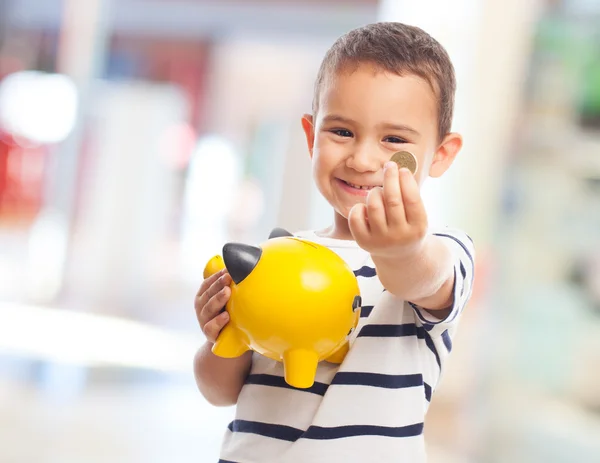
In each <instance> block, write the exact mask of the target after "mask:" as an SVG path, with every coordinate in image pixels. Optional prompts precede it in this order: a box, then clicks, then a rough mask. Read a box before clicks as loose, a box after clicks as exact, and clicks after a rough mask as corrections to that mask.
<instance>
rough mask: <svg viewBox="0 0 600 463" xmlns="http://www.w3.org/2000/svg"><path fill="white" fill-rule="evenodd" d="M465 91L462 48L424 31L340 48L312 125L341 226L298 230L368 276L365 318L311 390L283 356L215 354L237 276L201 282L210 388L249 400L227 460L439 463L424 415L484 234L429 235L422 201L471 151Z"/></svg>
mask: <svg viewBox="0 0 600 463" xmlns="http://www.w3.org/2000/svg"><path fill="white" fill-rule="evenodd" d="M454 93H455V77H454V69H453V66H452V64H451V62H450V59H449V57H448V55H447V53H446V52H445V50H444V49H443V48H442V46H441V45H440V44H439V43H437V42H436V41H435V40H434V39H433V38H431V37H430V36H429V35H428V34H426V33H425V32H423V31H422V30H420V29H418V28H415V27H411V26H406V25H403V24H398V23H377V24H371V25H368V26H366V27H362V28H359V29H357V30H354V31H351V32H350V33H348V34H346V35H344V36H342V37H341V38H340V39H338V40H337V41H336V43H335V44H334V45H333V46H332V48H331V49H330V50H329V51H328V52H327V54H326V56H325V58H324V60H323V63H322V65H321V68H320V71H319V74H318V77H317V81H316V85H315V94H314V102H313V114H312V115H305V116H304V117H303V118H302V127H303V129H304V132H305V134H306V140H307V143H308V150H309V153H310V157H311V162H312V167H313V169H312V170H313V177H314V181H315V182H316V184H317V187H318V188H319V191H320V192H321V194H322V195H323V196H324V197H325V198H326V199H327V201H328V202H329V204H331V206H332V208H333V212H334V220H333V224H332V225H331V226H330V227H328V228H327V229H325V230H322V231H317V232H313V231H310V232H303V233H298V234H297V236H301V237H304V238H308V239H311V240H313V241H316V242H318V243H321V244H324V245H326V246H328V247H330V248H331V249H333V250H334V251H335V252H337V253H338V254H339V255H340V256H342V257H343V258H344V259H345V260H346V261H347V262H348V264H349V265H350V266H351V267H352V268H353V269H354V270H355V273H356V274H357V277H358V279H359V284H360V289H361V295H362V302H363V307H362V309H361V321H360V324H359V326H358V329H357V330H355V334H354V335H353V337H352V338H351V340H350V341H351V347H350V351H349V352H348V354H347V356H346V358H345V360H344V362H343V363H342V364H341V365H334V364H331V363H328V362H321V363H320V364H319V368H318V371H317V376H316V382H315V385H314V386H313V387H312V388H310V389H308V390H298V389H294V388H291V387H289V386H287V385H286V383H285V381H284V380H283V367H282V364H281V363H279V362H274V361H271V360H269V359H266V358H264V357H262V356H260V355H257V354H254V355H253V354H251V353H246V354H244V355H243V356H242V357H239V358H236V359H222V358H218V357H216V356H215V355H213V354H212V353H211V351H210V349H211V346H212V343H213V342H214V341H215V339H216V337H217V336H218V334H219V332H220V330H221V329H222V328H223V326H225V324H226V323H227V321H228V314H227V312H223V313H220V310H221V308H222V307H223V306H224V305H225V303H226V301H227V299H228V298H229V295H230V289H229V287H228V285H229V283H230V282H231V280H230V277H229V276H228V275H227V274H226V273H224V272H221V273H219V274H216V275H214V276H212V277H210V278H208V279H207V280H205V281H204V282H203V283H202V286H201V287H200V290H199V292H198V295H197V297H196V313H197V316H198V321H199V323H200V326H201V328H202V331H203V332H204V334H205V335H206V338H207V342H206V344H205V345H204V346H203V347H202V348H201V349H200V350H199V352H198V354H197V356H196V358H195V375H196V380H197V383H198V387H199V389H200V391H201V392H202V394H203V395H204V396H205V397H206V399H207V400H208V401H209V402H210V403H212V404H214V405H218V406H226V405H232V404H236V403H237V410H236V419H235V420H234V421H233V422H232V423H231V424H230V425H229V428H228V430H227V431H226V436H225V440H224V443H223V448H222V453H221V458H222V460H221V462H237V463H250V462H261V463H262V462H273V463H274V462H293V463H296V462H298V463H312V462H345V463H348V462H363V461H372V462H392V461H397V462H410V463H415V462H423V461H425V450H424V439H423V422H424V418H425V414H426V412H427V409H428V406H429V402H430V400H431V394H432V390H434V389H435V387H436V385H437V383H438V380H439V378H440V374H441V369H442V366H443V364H444V361H445V359H446V358H447V356H448V354H449V353H450V350H451V347H452V342H451V340H452V336H453V334H454V331H455V329H456V324H457V322H458V319H459V317H460V314H461V312H462V310H463V308H464V307H465V305H466V303H467V301H468V300H469V298H470V295H471V287H472V282H473V269H474V264H473V255H474V253H473V248H472V243H471V241H470V239H469V238H468V237H467V236H466V235H465V234H463V233H461V232H456V231H452V232H451V231H449V230H439V231H434V230H430V229H429V227H428V221H427V214H426V212H425V209H424V206H423V203H422V201H421V197H420V192H419V187H420V185H422V183H423V181H424V180H425V178H426V177H427V176H431V177H439V176H440V175H442V174H443V173H444V172H445V171H446V170H447V169H448V168H449V167H450V165H451V164H452V162H453V161H454V159H455V157H456V155H457V153H458V152H459V150H460V148H461V146H462V139H461V137H460V135H458V134H455V133H451V132H450V125H451V120H452V111H453V102H454ZM398 151H409V152H411V153H413V154H414V155H415V157H416V159H417V162H418V170H417V172H416V174H415V175H414V176H413V174H412V173H411V172H409V171H408V170H406V169H399V168H398V167H397V165H396V164H395V163H393V162H389V159H390V157H391V156H392V155H393V154H394V153H396V152H398Z"/></svg>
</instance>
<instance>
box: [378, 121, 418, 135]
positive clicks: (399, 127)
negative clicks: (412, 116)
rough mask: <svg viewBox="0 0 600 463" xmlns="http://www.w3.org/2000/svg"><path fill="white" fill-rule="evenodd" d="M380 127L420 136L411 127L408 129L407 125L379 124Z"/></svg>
mask: <svg viewBox="0 0 600 463" xmlns="http://www.w3.org/2000/svg"><path fill="white" fill-rule="evenodd" d="M381 127H383V128H385V129H389V130H398V131H401V132H410V133H412V134H413V135H421V134H420V133H419V132H417V131H416V130H415V129H413V128H412V127H409V126H408V125H404V124H390V123H385V124H381Z"/></svg>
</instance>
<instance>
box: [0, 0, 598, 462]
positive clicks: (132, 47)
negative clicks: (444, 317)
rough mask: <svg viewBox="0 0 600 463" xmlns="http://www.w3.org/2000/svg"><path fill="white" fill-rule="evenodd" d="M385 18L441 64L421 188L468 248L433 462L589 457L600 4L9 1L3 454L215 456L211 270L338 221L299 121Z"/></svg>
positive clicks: (102, 458) (0, 26)
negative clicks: (364, 31) (448, 109)
mask: <svg viewBox="0 0 600 463" xmlns="http://www.w3.org/2000/svg"><path fill="white" fill-rule="evenodd" d="M388 20H394V21H401V22H406V23H409V24H413V25H417V26H420V27H423V28H424V29H426V30H427V31H428V32H430V33H431V34H432V35H433V36H434V37H436V38H437V39H438V40H440V41H441V42H442V43H443V44H444V45H445V46H446V48H447V49H448V51H449V53H450V55H451V57H452V59H453V61H454V63H455V66H456V70H457V75H458V81H459V90H458V94H457V106H456V118H455V125H454V129H455V130H457V131H460V132H461V133H462V134H463V135H464V137H465V148H464V150H463V152H462V153H461V155H460V157H459V159H458V160H457V162H456V163H455V165H454V166H453V167H452V169H451V171H450V172H449V173H448V174H447V175H446V176H444V178H443V179H442V180H439V181H430V182H429V183H428V184H426V189H425V192H424V195H425V199H426V202H427V204H428V207H429V211H430V215H431V217H432V222H433V223H439V224H442V225H444V224H448V225H451V226H457V227H463V228H464V229H466V230H467V231H468V232H469V233H470V235H471V236H472V237H473V238H474V240H475V244H476V248H477V253H478V267H477V277H476V280H477V285H476V289H475V293H474V295H473V299H472V302H471V304H470V306H469V308H468V311H467V312H466V314H465V316H464V319H463V321H462V324H461V328H460V332H459V335H458V338H457V340H456V342H455V346H454V352H453V356H452V357H451V361H450V364H449V365H448V368H447V370H446V373H445V375H444V378H443V381H442V384H441V386H440V387H439V389H438V391H437V394H436V396H434V400H433V403H432V406H431V410H430V413H429V416H428V421H427V423H426V430H427V431H426V435H427V442H428V446H429V453H430V461H431V462H433V463H440V462H444V463H455V462H461V463H462V462H464V463H467V462H468V463H471V462H473V463H482V462H490V463H492V462H493V463H499V462H502V463H504V462H511V463H519V462H526V463H535V462H545V463H555V462H556V463H558V462H572V461H577V462H580V463H588V462H589V463H591V462H596V463H597V462H600V233H599V230H600V0H562V1H560V0H553V1H550V0H531V1H522V0H505V1H503V2H497V1H496V0H455V1H453V2H448V1H445V0H419V1H416V0H412V1H409V0H380V1H377V0H352V1H349V0H345V1H341V0H340V1H336V0H319V1H313V0H285V1H284V0H280V1H275V0H260V1H254V0H246V1H242V0H237V1H231V0H171V1H167V0H118V1H115V0H63V1H58V0H0V462H1V463H30V462H36V463H58V462H60V463H71V462H77V463H81V462H90V463H95V462H108V461H110V462H129V463H135V462H142V461H143V462H157V463H158V462H160V463H162V462H181V463H185V462H196V463H200V462H216V461H217V459H218V457H217V456H218V451H219V445H220V442H221V438H222V435H223V430H224V429H225V426H226V425H227V423H228V422H229V420H230V419H231V417H232V415H233V409H232V408H213V407H211V406H209V405H208V404H207V403H206V402H204V400H203V399H202V397H201V395H200V394H199V393H198V392H197V391H196V386H195V383H194V379H193V374H192V358H193V355H194V352H195V350H196V349H197V347H198V346H199V345H200V344H201V343H202V341H203V339H202V336H201V334H200V332H199V329H198V327H197V322H196V320H195V315H194V312H193V299H194V295H195V292H196V291H197V288H198V286H199V283H200V281H201V274H202V268H203V266H204V263H205V262H206V260H207V259H208V258H209V257H210V256H212V255H213V254H214V253H215V252H218V251H219V250H220V247H221V245H222V244H223V243H224V242H225V241H227V240H238V241H247V242H255V241H261V240H263V239H265V238H266V236H267V235H268V233H269V231H270V229H271V228H272V227H275V226H283V227H286V228H288V229H291V230H299V229H307V228H313V227H322V226H325V225H327V223H328V221H329V219H330V212H329V210H328V208H327V205H326V204H325V203H324V201H323V200H322V199H321V198H320V197H319V195H318V193H317V191H316V189H315V188H313V186H312V183H311V177H310V165H309V159H308V156H307V152H306V148H305V144H304V140H303V135H302V132H301V128H300V123H299V121H300V116H301V115H302V113H304V112H310V107H311V100H312V86H313V81H314V78H315V75H316V71H317V68H318V66H319V64H320V60H321V58H322V57H323V54H324V52H325V50H326V49H327V48H328V47H329V46H330V45H331V44H332V42H333V41H334V40H335V39H336V38H337V37H338V36H339V35H340V34H342V33H344V32H346V31H348V30H350V29H352V28H355V27H358V26H361V25H364V24H367V23H370V22H374V21H388Z"/></svg>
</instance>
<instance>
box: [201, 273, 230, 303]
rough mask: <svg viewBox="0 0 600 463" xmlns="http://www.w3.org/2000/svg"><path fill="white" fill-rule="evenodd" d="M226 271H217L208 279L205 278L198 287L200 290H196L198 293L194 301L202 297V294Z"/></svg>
mask: <svg viewBox="0 0 600 463" xmlns="http://www.w3.org/2000/svg"><path fill="white" fill-rule="evenodd" d="M226 271H227V269H222V270H219V271H218V272H217V273H213V274H212V275H211V276H209V277H208V278H205V279H204V281H203V282H202V284H201V285H200V289H198V292H197V293H196V300H198V299H199V298H200V296H202V294H204V293H205V292H206V291H207V290H208V288H210V287H211V285H212V284H213V283H214V282H215V281H217V280H218V279H219V278H220V277H222V276H223V275H224V274H225V272H226Z"/></svg>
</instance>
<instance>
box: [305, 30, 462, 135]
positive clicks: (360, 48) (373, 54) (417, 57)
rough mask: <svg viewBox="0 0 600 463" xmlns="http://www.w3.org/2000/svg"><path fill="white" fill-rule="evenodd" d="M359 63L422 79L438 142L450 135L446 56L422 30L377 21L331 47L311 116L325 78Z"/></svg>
mask: <svg viewBox="0 0 600 463" xmlns="http://www.w3.org/2000/svg"><path fill="white" fill-rule="evenodd" d="M360 64H371V65H374V66H375V67H376V68H379V69H381V70H383V71H388V72H393V73H395V74H398V75H406V74H414V75H417V76H419V77H421V78H423V79H425V80H426V81H427V82H428V83H429V85H430V86H431V88H432V89H433V92H434V93H435V95H436V96H437V97H438V131H439V136H440V139H441V138H443V137H444V136H445V135H446V134H448V133H449V132H450V127H451V125H452V113H453V111H454V94H455V92H456V77H455V74H454V66H453V65H452V62H451V61H450V57H449V56H448V53H447V52H446V50H445V49H444V47H442V45H441V44H440V43H439V42H438V41H437V40H435V39H434V38H433V37H431V36H430V35H429V34H427V33H426V32H425V31H423V30H422V29H419V28H418V27H414V26H408V25H405V24H401V23H396V22H379V23H374V24H369V25H367V26H364V27H360V28H358V29H354V30H352V31H350V32H348V33H347V34H345V35H343V36H341V37H340V38H339V39H338V40H337V41H336V42H335V43H334V44H333V45H332V47H331V48H330V49H329V50H328V51H327V53H326V54H325V57H324V58H323V62H322V63H321V67H320V69H319V73H318V74H317V80H316V83H315V92H314V99H313V114H314V115H315V116H316V114H317V111H318V109H319V98H320V91H321V87H322V86H323V82H324V81H325V79H326V78H327V77H328V76H330V75H331V73H336V72H340V71H341V70H350V71H353V70H355V69H356V67H358V66H359V65H360Z"/></svg>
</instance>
